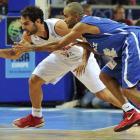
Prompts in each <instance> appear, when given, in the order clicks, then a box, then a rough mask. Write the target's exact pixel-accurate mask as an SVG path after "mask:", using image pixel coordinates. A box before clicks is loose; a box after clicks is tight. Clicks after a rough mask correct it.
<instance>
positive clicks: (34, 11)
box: [20, 5, 44, 23]
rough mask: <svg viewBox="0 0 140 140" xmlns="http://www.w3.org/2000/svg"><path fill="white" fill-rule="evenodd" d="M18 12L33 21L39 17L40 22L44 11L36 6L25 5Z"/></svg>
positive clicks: (42, 19)
mask: <svg viewBox="0 0 140 140" xmlns="http://www.w3.org/2000/svg"><path fill="white" fill-rule="evenodd" d="M20 14H21V16H23V17H27V16H28V17H29V18H30V20H31V21H32V22H34V23H35V21H36V20H37V19H40V20H41V23H43V21H44V13H43V11H42V10H41V9H40V8H39V7H38V6H34V5H30V6H26V7H25V8H24V9H23V10H21V11H20Z"/></svg>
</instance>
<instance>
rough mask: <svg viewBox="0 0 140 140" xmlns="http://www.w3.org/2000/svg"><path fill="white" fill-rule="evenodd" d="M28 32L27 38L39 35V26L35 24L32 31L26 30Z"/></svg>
mask: <svg viewBox="0 0 140 140" xmlns="http://www.w3.org/2000/svg"><path fill="white" fill-rule="evenodd" d="M24 31H26V34H27V36H31V35H34V34H36V33H37V31H38V29H37V26H36V25H35V24H34V26H33V29H32V30H27V29H26V30H24Z"/></svg>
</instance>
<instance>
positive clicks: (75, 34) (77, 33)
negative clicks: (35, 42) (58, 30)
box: [33, 23, 101, 51]
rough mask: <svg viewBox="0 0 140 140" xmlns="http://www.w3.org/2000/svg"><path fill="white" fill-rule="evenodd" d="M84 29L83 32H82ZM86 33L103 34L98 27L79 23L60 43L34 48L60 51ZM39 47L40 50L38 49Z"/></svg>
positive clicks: (35, 48) (36, 49) (34, 49)
mask: <svg viewBox="0 0 140 140" xmlns="http://www.w3.org/2000/svg"><path fill="white" fill-rule="evenodd" d="M81 29H82V30H81ZM84 33H93V34H99V33H101V32H100V30H99V28H98V27H96V26H92V25H88V24H84V23H78V24H77V25H76V26H75V27H74V28H73V29H72V30H71V32H70V33H69V34H67V35H65V36H64V37H62V38H61V39H60V40H59V41H56V42H52V43H48V44H43V45H39V46H37V47H33V51H55V50H60V49H61V48H63V47H64V46H67V45H68V44H70V43H71V42H74V41H75V40H76V39H77V38H80V37H81V35H82V34H84ZM38 47H39V49H38Z"/></svg>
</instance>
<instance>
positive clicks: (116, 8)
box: [113, 5, 124, 14]
mask: <svg viewBox="0 0 140 140" xmlns="http://www.w3.org/2000/svg"><path fill="white" fill-rule="evenodd" d="M121 8H122V9H124V7H123V6H122V5H117V6H116V7H115V8H114V9H113V14H116V13H117V11H118V9H121Z"/></svg>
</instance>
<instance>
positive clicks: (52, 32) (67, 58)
mask: <svg viewBox="0 0 140 140" xmlns="http://www.w3.org/2000/svg"><path fill="white" fill-rule="evenodd" d="M21 24H22V28H23V30H24V31H25V32H24V34H23V36H22V41H23V42H24V43H25V42H26V43H27V44H28V43H31V42H32V43H34V44H44V43H46V42H49V41H54V40H56V38H57V39H59V38H61V37H62V36H65V35H66V34H68V33H69V32H70V30H69V29H68V27H67V25H66V23H65V22H63V21H62V20H60V19H47V20H44V21H43V12H42V10H41V9H40V8H39V7H36V6H27V7H25V9H24V10H23V11H21ZM49 51H51V52H52V53H51V54H50V55H49V56H48V57H47V58H45V59H44V60H43V61H42V62H41V63H40V64H39V65H38V66H37V67H36V68H35V70H34V72H33V73H32V76H31V78H30V79H29V92H30V98H31V102H32V114H30V115H28V116H27V117H25V118H21V119H18V120H15V121H14V122H13V125H14V126H16V127H19V128H27V127H37V128H39V127H42V126H43V125H44V119H43V116H42V111H41V102H42V98H43V95H42V88H41V86H42V85H43V84H48V83H52V84H56V83H57V82H58V81H59V80H60V79H61V78H62V77H63V76H64V75H65V74H66V73H68V72H69V71H71V72H72V73H73V74H74V75H75V74H76V73H75V72H73V71H74V70H75V68H76V67H77V66H78V65H79V64H80V63H81V62H82V59H83V60H84V61H83V62H84V63H85V67H86V71H85V74H83V75H82V76H81V77H78V79H79V80H80V81H81V82H82V83H83V84H84V85H85V86H86V87H87V88H88V89H89V90H90V91H91V92H93V93H94V94H95V95H96V96H97V97H98V98H99V99H101V100H104V101H108V102H110V103H112V104H114V105H115V106H118V107H120V108H121V106H120V103H119V101H118V100H116V98H115V97H114V96H112V94H111V93H110V92H109V91H108V90H107V89H106V87H105V86H104V85H103V83H102V82H101V81H100V79H99V73H100V68H99V66H98V64H97V62H96V60H95V58H94V55H93V54H91V55H90V53H89V52H88V51H86V50H84V52H83V49H82V48H81V47H77V46H71V44H69V45H68V46H65V47H63V48H62V49H60V48H57V47H56V48H55V49H53V50H52V49H51V48H50V50H49ZM83 53H89V55H90V58H89V60H88V58H87V57H83V58H82V54H83ZM85 56H87V55H85ZM88 57H89V56H88ZM87 60H88V63H87ZM58 96H59V93H58Z"/></svg>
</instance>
